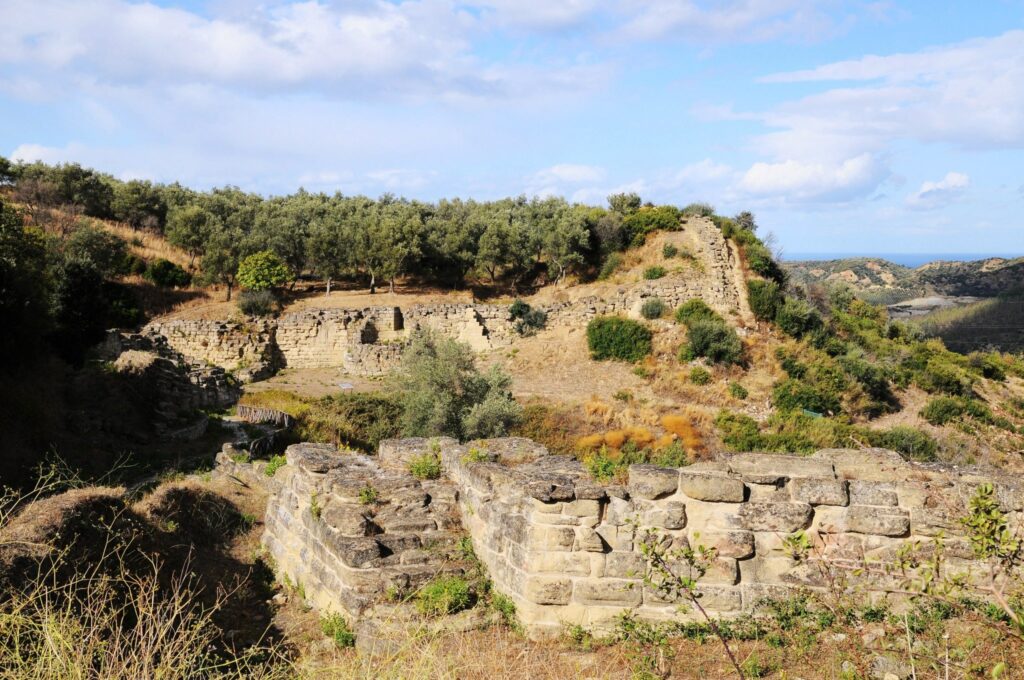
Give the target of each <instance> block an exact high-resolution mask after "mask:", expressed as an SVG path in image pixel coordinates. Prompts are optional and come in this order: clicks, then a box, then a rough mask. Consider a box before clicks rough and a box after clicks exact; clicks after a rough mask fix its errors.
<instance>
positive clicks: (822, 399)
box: [772, 378, 841, 414]
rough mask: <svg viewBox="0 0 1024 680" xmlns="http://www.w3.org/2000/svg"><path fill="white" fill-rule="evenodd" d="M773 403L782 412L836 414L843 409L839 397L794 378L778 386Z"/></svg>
mask: <svg viewBox="0 0 1024 680" xmlns="http://www.w3.org/2000/svg"><path fill="white" fill-rule="evenodd" d="M772 402H773V403H774V404H775V407H776V408H777V409H779V410H780V411H795V410H800V409H805V410H807V411H813V412H814V413H833V414H835V413H839V411H840V408H841V406H840V403H839V397H838V395H836V394H833V393H831V392H827V391H825V390H824V389H822V388H820V387H816V386H814V385H810V384H808V383H805V382H803V381H800V380H794V379H793V378H787V379H786V380H783V381H782V382H781V383H779V384H778V385H776V387H775V390H774V392H773V398H772Z"/></svg>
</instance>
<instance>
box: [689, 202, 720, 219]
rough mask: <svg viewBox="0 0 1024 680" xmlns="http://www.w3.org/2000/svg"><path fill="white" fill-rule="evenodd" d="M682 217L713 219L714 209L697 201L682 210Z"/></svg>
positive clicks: (708, 204)
mask: <svg viewBox="0 0 1024 680" xmlns="http://www.w3.org/2000/svg"><path fill="white" fill-rule="evenodd" d="M683 215H685V216H687V217H714V215H715V207H714V206H713V205H711V204H710V203H704V202H700V201H698V202H695V203H691V204H689V205H688V206H686V207H685V208H683Z"/></svg>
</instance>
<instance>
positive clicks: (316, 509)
mask: <svg viewBox="0 0 1024 680" xmlns="http://www.w3.org/2000/svg"><path fill="white" fill-rule="evenodd" d="M323 513H324V509H323V507H321V506H320V496H319V495H318V494H317V492H316V491H314V492H313V493H311V494H310V495H309V514H310V515H312V516H313V519H316V520H319V519H320V516H321V515H322V514H323Z"/></svg>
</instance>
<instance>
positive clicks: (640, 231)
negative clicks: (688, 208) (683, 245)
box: [622, 205, 680, 246]
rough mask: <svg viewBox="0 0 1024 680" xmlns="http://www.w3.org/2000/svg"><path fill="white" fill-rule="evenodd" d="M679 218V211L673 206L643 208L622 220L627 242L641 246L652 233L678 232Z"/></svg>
mask: <svg viewBox="0 0 1024 680" xmlns="http://www.w3.org/2000/svg"><path fill="white" fill-rule="evenodd" d="M679 217H680V215H679V209H678V208H676V207H675V206H672V205H659V206H656V207H655V206H642V207H641V208H640V209H639V210H637V211H636V212H634V213H632V214H630V215H627V216H626V217H625V219H623V220H622V228H623V230H624V231H625V234H626V242H627V243H629V244H630V245H633V246H640V245H643V243H644V239H645V238H646V237H647V234H649V233H651V232H652V231H675V230H678V229H679Z"/></svg>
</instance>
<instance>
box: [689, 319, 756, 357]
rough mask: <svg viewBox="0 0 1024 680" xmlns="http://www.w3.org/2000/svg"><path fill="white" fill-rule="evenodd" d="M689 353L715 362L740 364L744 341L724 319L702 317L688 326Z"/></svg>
mask: <svg viewBox="0 0 1024 680" xmlns="http://www.w3.org/2000/svg"><path fill="white" fill-rule="evenodd" d="M687 341H688V342H687V344H686V347H687V350H688V351H687V355H692V356H694V357H704V358H706V359H707V360H708V361H710V362H712V363H715V364H739V363H742V361H743V343H742V342H741V341H740V338H739V336H738V335H736V331H735V330H733V328H732V327H731V326H729V325H727V324H726V323H725V322H724V321H721V320H717V319H714V320H712V319H702V320H698V321H693V322H691V323H690V324H689V325H688V327H687Z"/></svg>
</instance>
